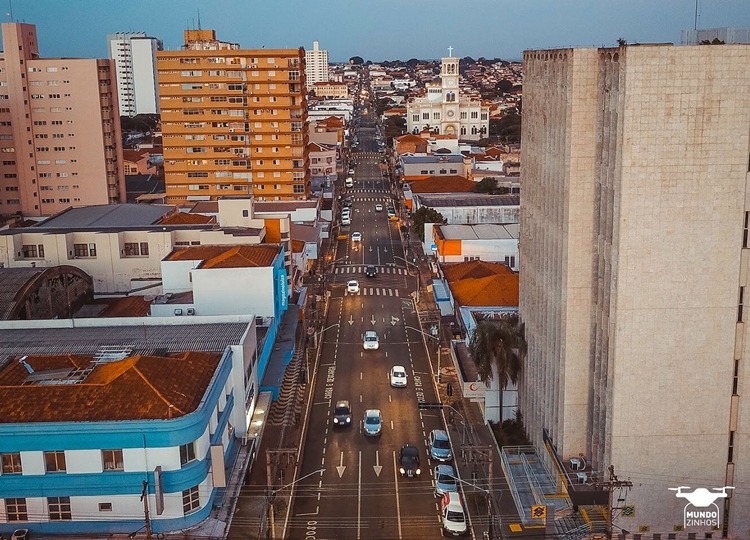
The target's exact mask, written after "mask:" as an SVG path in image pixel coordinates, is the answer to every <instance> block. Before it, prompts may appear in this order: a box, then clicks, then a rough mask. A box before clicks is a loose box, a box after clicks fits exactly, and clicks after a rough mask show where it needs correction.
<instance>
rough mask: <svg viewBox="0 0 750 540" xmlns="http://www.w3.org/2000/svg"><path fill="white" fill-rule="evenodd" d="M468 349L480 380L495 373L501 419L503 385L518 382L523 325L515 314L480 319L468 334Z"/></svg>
mask: <svg viewBox="0 0 750 540" xmlns="http://www.w3.org/2000/svg"><path fill="white" fill-rule="evenodd" d="M469 353H470V354H471V357H472V358H473V359H474V363H475V364H476V366H477V372H478V374H479V378H480V379H481V381H482V382H484V383H485V384H486V383H488V382H490V381H491V380H492V379H493V377H494V376H495V374H497V378H498V386H499V387H500V411H501V414H500V417H501V419H502V407H503V389H504V388H505V387H506V386H508V383H510V382H512V383H514V384H515V383H516V382H518V376H519V374H520V373H521V361H522V359H523V357H524V356H525V355H526V338H525V337H524V325H523V324H522V323H521V322H520V319H519V318H518V315H517V314H513V315H509V316H507V317H505V318H503V319H501V320H500V321H487V320H485V321H481V322H480V323H479V324H478V325H477V327H476V329H474V333H473V334H472V335H471V340H470V341H469Z"/></svg>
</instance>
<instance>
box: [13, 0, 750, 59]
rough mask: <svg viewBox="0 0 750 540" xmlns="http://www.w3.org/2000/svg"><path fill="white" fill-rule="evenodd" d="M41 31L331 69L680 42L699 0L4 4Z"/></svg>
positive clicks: (99, 51) (736, 22)
mask: <svg viewBox="0 0 750 540" xmlns="http://www.w3.org/2000/svg"><path fill="white" fill-rule="evenodd" d="M698 1H699V22H698V27H699V28H715V27H720V26H732V27H738V26H740V27H741V26H750V0H698ZM11 5H12V10H13V18H14V19H15V20H16V21H21V22H28V23H33V24H36V26H37V33H38V35H39V42H40V48H41V54H42V56H72V57H88V58H94V57H96V58H103V57H106V54H107V53H106V35H107V34H109V33H113V32H122V31H144V32H147V33H149V34H150V35H153V36H155V37H158V38H160V39H161V40H162V41H163V42H164V47H165V48H166V49H176V48H179V46H180V45H181V44H182V32H183V30H184V29H185V28H197V27H198V12H200V25H201V27H202V28H212V29H214V30H216V32H217V37H218V38H219V39H221V40H223V41H233V42H237V43H239V44H240V46H242V47H246V48H260V47H266V48H277V47H283V48H285V47H300V46H302V47H305V48H307V49H309V48H312V42H313V40H318V41H319V42H320V46H321V48H323V49H327V50H328V52H329V58H330V60H331V61H334V62H336V61H345V60H348V59H349V58H350V57H351V56H355V55H357V56H362V57H363V58H364V59H365V60H372V61H380V60H396V59H401V60H408V59H409V58H423V59H431V58H440V57H441V56H445V55H446V54H447V47H448V46H449V45H451V46H453V48H454V49H453V54H454V55H456V56H471V57H474V58H478V57H481V56H484V57H486V58H494V57H499V58H503V59H508V60H515V59H520V57H521V53H522V51H524V50H525V49H539V48H556V47H591V46H594V47H598V46H609V45H614V44H615V43H616V41H617V38H619V37H622V38H625V39H626V40H627V41H628V43H635V42H640V43H654V42H673V43H679V41H680V31H681V30H683V29H689V28H693V24H694V15H695V0H451V1H448V0H431V1H429V2H428V1H420V0H318V1H311V0H15V1H13V0H0V6H2V11H0V13H1V14H2V15H3V21H5V22H7V21H9V20H10V16H9V11H10V9H11Z"/></svg>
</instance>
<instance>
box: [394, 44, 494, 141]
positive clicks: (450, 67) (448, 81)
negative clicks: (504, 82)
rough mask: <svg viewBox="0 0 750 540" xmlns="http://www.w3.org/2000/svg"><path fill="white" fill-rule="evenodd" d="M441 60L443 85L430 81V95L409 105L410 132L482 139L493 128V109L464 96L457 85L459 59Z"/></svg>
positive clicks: (408, 122)
mask: <svg viewBox="0 0 750 540" xmlns="http://www.w3.org/2000/svg"><path fill="white" fill-rule="evenodd" d="M452 52H453V48H452V47H448V55H449V56H448V57H446V58H442V59H441V69H440V84H435V83H428V84H427V85H426V88H427V95H426V96H424V97H419V98H415V99H413V100H412V101H411V102H409V103H408V104H407V108H406V110H407V114H406V122H407V127H408V129H409V131H410V132H411V133H415V134H416V133H419V132H420V131H422V130H424V129H427V130H429V131H432V132H433V133H436V134H439V135H454V136H457V137H458V138H459V139H462V140H479V139H482V138H484V137H487V136H488V134H489V130H490V109H489V106H487V105H482V102H481V101H480V100H477V99H472V98H469V97H462V96H461V92H460V89H459V86H458V82H459V74H458V61H459V59H458V58H456V57H455V56H450V54H451V53H452Z"/></svg>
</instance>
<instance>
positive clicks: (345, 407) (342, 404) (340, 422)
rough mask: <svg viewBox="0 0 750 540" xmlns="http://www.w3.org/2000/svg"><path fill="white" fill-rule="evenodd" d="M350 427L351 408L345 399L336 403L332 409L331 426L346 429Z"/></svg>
mask: <svg viewBox="0 0 750 540" xmlns="http://www.w3.org/2000/svg"><path fill="white" fill-rule="evenodd" d="M351 425H352V407H351V405H349V402H348V401H347V400H345V399H342V400H339V401H337V402H336V406H335V407H334V408H333V426H334V427H336V426H339V427H348V426H351Z"/></svg>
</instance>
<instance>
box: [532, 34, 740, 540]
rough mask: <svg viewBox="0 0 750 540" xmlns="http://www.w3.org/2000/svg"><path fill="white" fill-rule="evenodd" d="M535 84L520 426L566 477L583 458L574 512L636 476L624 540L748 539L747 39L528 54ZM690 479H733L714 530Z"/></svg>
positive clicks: (712, 483)
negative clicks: (690, 509) (691, 510)
mask: <svg viewBox="0 0 750 540" xmlns="http://www.w3.org/2000/svg"><path fill="white" fill-rule="evenodd" d="M524 77H525V78H524V86H523V92H524V94H523V116H524V121H523V127H522V129H523V133H522V140H523V144H522V145H521V154H522V159H521V162H522V163H523V198H522V207H521V239H520V256H521V268H522V279H521V293H520V313H521V316H522V319H523V322H524V324H525V332H526V341H527V342H528V358H527V361H526V362H525V364H524V369H523V371H522V373H521V381H520V384H519V387H520V410H521V413H522V414H523V419H524V424H525V427H526V432H527V433H528V434H529V436H530V437H531V439H532V441H533V442H534V443H535V445H536V447H537V449H540V450H543V451H544V454H546V455H547V456H548V457H549V458H550V461H548V463H549V464H553V466H552V467H551V469H550V470H553V471H556V472H555V478H557V471H565V470H568V471H569V470H571V468H573V466H574V465H573V464H570V460H571V459H574V460H578V462H575V461H574V463H575V467H578V471H579V472H580V467H579V465H580V463H581V460H580V456H584V457H585V461H583V462H582V463H585V471H586V472H585V473H584V474H585V476H584V477H583V478H582V477H580V476H578V475H577V473H576V474H574V475H573V478H575V480H573V481H570V476H568V478H569V480H568V485H567V490H566V491H567V493H568V494H569V496H570V497H571V499H572V502H573V503H574V504H581V505H583V504H592V503H594V504H595V503H596V502H597V501H594V500H592V499H591V498H589V497H599V496H601V497H603V498H598V500H599V501H603V504H605V505H606V504H607V499H606V496H607V493H606V492H603V491H602V490H601V489H599V490H598V491H597V488H596V483H597V482H599V481H602V480H604V481H606V480H610V478H611V477H610V475H609V472H608V468H609V467H610V466H613V467H614V472H615V474H616V475H617V477H618V478H619V479H621V480H626V479H627V480H629V481H631V482H632V483H633V487H632V488H631V489H629V490H627V492H622V493H623V496H624V497H626V501H625V502H624V503H623V502H621V503H618V504H617V506H619V507H621V508H622V507H623V506H630V507H631V509H632V511H630V512H624V511H622V510H618V511H617V512H616V513H615V515H614V526H615V531H616V532H615V533H614V534H615V535H617V534H620V533H619V531H630V532H631V533H635V532H637V531H648V535H649V537H650V538H655V537H656V535H657V534H658V535H660V536H661V538H666V537H667V536H669V537H670V538H676V539H678V540H679V539H683V538H684V539H688V538H696V537H698V538H703V537H704V536H706V537H708V536H709V535H715V536H716V537H718V536H721V537H725V538H738V537H742V536H745V535H746V534H747V531H748V530H750V514H748V512H747V508H750V491H748V490H747V489H746V488H745V486H749V485H750V407H749V406H748V403H747V399H748V397H747V394H748V388H750V369H748V358H750V340H749V339H748V315H747V314H748V310H747V309H744V303H745V297H747V291H748V290H750V289H748V285H750V281H749V279H748V276H749V275H750V272H748V270H749V268H748V266H749V264H750V234H749V233H748V231H749V230H750V229H749V225H750V202H748V201H749V199H748V197H747V190H748V188H747V186H748V172H747V171H748V146H749V145H750V137H749V135H748V133H749V132H748V126H750V99H748V88H750V46H748V45H716V46H676V47H675V46H670V45H638V46H624V47H618V48H603V49H559V50H539V51H526V52H525V53H524ZM743 396H744V397H743ZM547 450H549V451H550V452H548V451H547ZM562 477H565V476H564V475H562ZM679 486H690V488H685V490H688V491H694V490H696V489H697V488H707V489H708V490H711V489H712V488H714V489H715V488H720V487H722V486H736V488H737V489H735V490H733V492H732V494H731V495H730V496H729V498H720V499H717V500H716V504H717V506H718V512H717V513H718V516H717V517H718V521H719V522H720V523H719V524H718V525H717V527H716V528H717V529H718V530H714V526H713V525H712V524H711V523H710V521H700V520H699V521H700V524H695V523H693V524H690V523H685V522H684V521H683V520H684V514H683V512H684V510H685V508H686V504H688V501H686V500H685V499H684V498H678V497H676V496H675V492H673V491H670V490H669V489H670V488H677V487H679ZM712 493H714V492H712ZM610 497H611V493H610ZM610 501H611V499H610ZM698 510H702V508H701V509H698ZM524 512H527V511H526V510H524ZM714 525H716V524H714ZM634 536H635V535H634Z"/></svg>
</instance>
